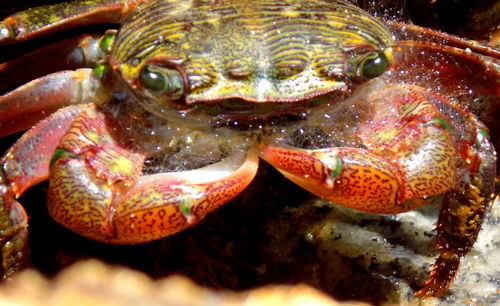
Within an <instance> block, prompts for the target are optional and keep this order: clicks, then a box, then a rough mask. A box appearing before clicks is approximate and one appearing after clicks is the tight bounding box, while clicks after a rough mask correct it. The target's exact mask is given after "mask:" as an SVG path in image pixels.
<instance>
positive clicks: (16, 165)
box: [0, 105, 83, 277]
mask: <svg viewBox="0 0 500 306" xmlns="http://www.w3.org/2000/svg"><path fill="white" fill-rule="evenodd" d="M82 107H83V106H81V105H75V106H69V107H67V108H64V109H61V110H59V111H57V112H56V113H54V114H52V115H51V116H49V117H48V118H46V119H45V120H43V121H41V122H39V123H38V124H37V125H36V126H34V127H33V128H32V129H30V131H29V132H27V133H26V134H24V135H23V136H22V137H21V138H20V139H19V140H18V141H17V142H16V143H15V144H14V146H12V147H11V148H10V149H9V150H8V151H7V153H6V154H5V155H4V157H3V158H2V159H1V160H0V163H1V165H2V169H1V172H0V245H1V249H2V266H1V269H2V270H1V272H2V273H1V275H3V276H4V277H8V276H10V275H12V274H13V273H14V272H15V271H16V270H18V269H19V267H20V265H22V263H23V261H24V260H25V256H26V246H25V244H26V241H27V217H26V213H25V212H24V208H23V207H22V206H21V204H19V203H18V202H17V201H16V200H15V198H17V197H19V196H20V195H21V193H23V191H24V190H26V189H27V188H29V187H31V186H33V185H35V184H36V183H38V182H41V181H43V180H45V179H47V178H48V175H49V160H50V158H51V156H52V154H53V152H54V150H55V148H56V146H57V144H58V143H59V139H60V138H61V137H62V135H63V134H64V133H65V131H66V129H67V128H68V127H69V125H70V123H71V122H72V121H73V119H74V118H75V117H76V116H77V115H78V114H79V112H80V110H81V108H82Z"/></svg>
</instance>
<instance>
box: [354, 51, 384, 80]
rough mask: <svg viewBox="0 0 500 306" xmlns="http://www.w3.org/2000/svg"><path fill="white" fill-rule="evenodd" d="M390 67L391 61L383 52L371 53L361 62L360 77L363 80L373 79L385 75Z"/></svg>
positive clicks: (359, 67)
mask: <svg viewBox="0 0 500 306" xmlns="http://www.w3.org/2000/svg"><path fill="white" fill-rule="evenodd" d="M388 67H389V61H388V60H387V57H386V56H385V54H384V53H383V52H381V51H374V52H370V53H368V54H367V55H365V56H364V57H363V58H362V59H361V61H360V62H359V66H358V76H360V77H361V78H363V79H373V78H375V77H378V76H379V75H381V74H382V73H384V72H385V71H386V70H387V68H388Z"/></svg>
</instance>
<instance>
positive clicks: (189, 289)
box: [0, 260, 365, 306]
mask: <svg viewBox="0 0 500 306" xmlns="http://www.w3.org/2000/svg"><path fill="white" fill-rule="evenodd" d="M0 305H40V306H42V305H51V306H57V305H65V306H66V305H71V306H79V305H93V306H101V305H102V306H104V305H106V306H110V305H176V306H197V305H200V306H201V305H220V306H224V305H271V306H279V305H287V306H294V305H313V306H314V305H317V306H328V305H365V304H361V303H338V302H335V301H334V300H333V299H331V298H330V297H328V296H327V295H325V294H323V293H321V292H319V291H318V290H316V289H313V288H311V287H309V286H306V285H296V286H284V285H282V286H266V287H261V288H257V289H255V290H249V291H245V292H241V293H235V292H230V291H215V290H210V289H206V288H203V287H200V286H197V285H195V284H194V283H193V282H192V281H190V280H189V279H187V278H185V277H182V276H171V277H168V278H166V279H163V280H158V281H153V280H151V279H150V278H149V277H147V276H146V275H144V274H142V273H139V272H136V271H133V270H130V269H127V268H119V267H111V266H108V265H105V264H103V263H101V262H98V261H95V260H92V261H82V262H80V263H77V264H75V265H73V266H71V267H70V268H68V269H66V270H65V271H63V272H62V273H60V274H59V275H58V276H57V277H56V278H55V279H54V280H47V279H46V278H44V277H43V276H41V275H40V273H38V272H36V271H34V270H27V271H24V272H22V273H20V274H19V275H17V276H16V277H15V278H14V279H12V280H11V281H10V282H9V283H6V284H3V285H2V286H1V287H0Z"/></svg>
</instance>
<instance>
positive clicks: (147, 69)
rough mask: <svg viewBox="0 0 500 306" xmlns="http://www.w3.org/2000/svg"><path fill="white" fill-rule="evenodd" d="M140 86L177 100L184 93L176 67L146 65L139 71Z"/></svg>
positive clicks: (181, 79)
mask: <svg viewBox="0 0 500 306" xmlns="http://www.w3.org/2000/svg"><path fill="white" fill-rule="evenodd" d="M139 81H140V82H141V84H142V86H143V87H144V88H145V89H146V90H148V91H150V92H151V93H152V94H154V95H161V96H162V97H165V98H168V99H170V100H177V99H180V98H181V97H182V95H183V94H184V81H183V78H182V75H181V73H180V72H179V71H178V70H176V69H171V68H165V67H160V66H155V65H146V66H144V68H143V69H142V70H141V72H140V73H139Z"/></svg>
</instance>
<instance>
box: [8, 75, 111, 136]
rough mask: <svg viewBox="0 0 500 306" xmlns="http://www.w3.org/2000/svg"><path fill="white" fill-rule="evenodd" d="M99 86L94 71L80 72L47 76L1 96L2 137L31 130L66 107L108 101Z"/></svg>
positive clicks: (107, 95) (106, 94)
mask: <svg viewBox="0 0 500 306" xmlns="http://www.w3.org/2000/svg"><path fill="white" fill-rule="evenodd" d="M99 85H100V80H99V78H98V77H97V76H96V75H95V74H94V73H93V72H92V70H91V69H78V70H76V71H62V72H58V73H54V74H50V75H47V76H45V77H42V78H39V79H37V80H34V81H32V82H30V83H28V84H26V85H23V86H21V87H19V88H17V89H15V90H13V91H11V92H8V93H6V94H5V95H3V96H0V137H2V136H5V135H8V134H12V133H15V132H17V131H21V130H24V129H28V128H30V127H31V126H33V125H34V123H36V122H38V121H40V120H41V119H43V118H45V117H46V116H48V115H50V114H51V113H53V112H55V111H56V110H58V109H59V108H62V107H64V106H68V105H72V104H85V103H102V102H103V101H107V100H108V99H109V93H107V92H105V91H103V90H101V89H100V88H101V87H100V86H99Z"/></svg>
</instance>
